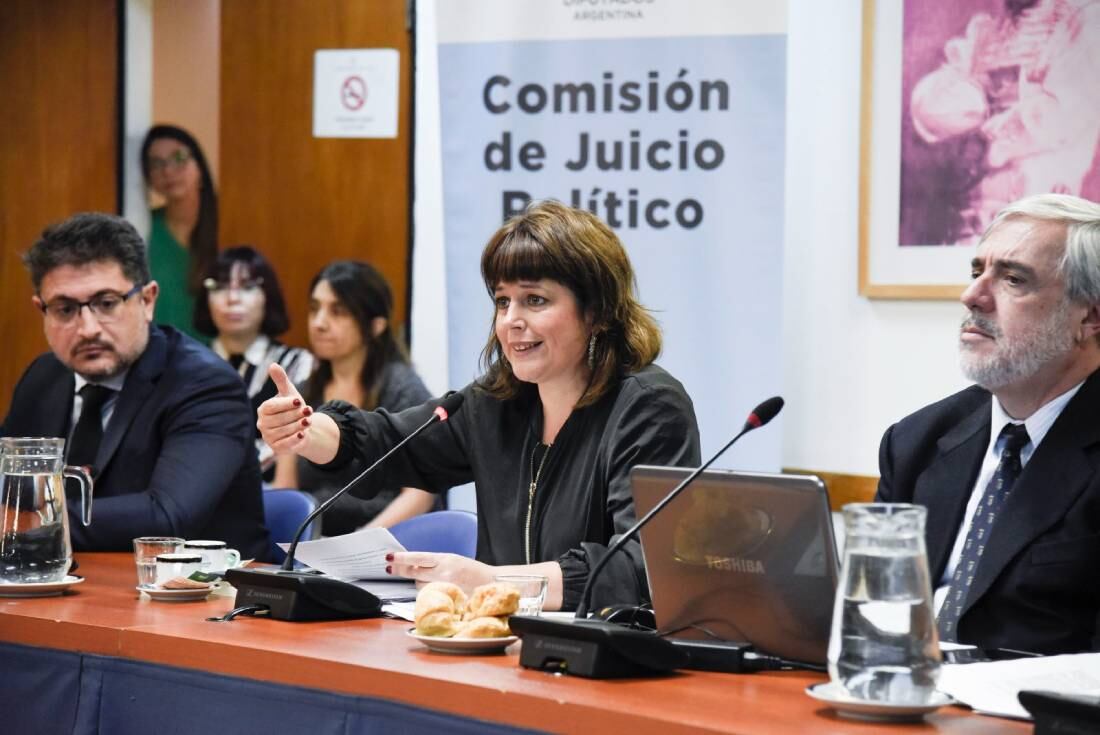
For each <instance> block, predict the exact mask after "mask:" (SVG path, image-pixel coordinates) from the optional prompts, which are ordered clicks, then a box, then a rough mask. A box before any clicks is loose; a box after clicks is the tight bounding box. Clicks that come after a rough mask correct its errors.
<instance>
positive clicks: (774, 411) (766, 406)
mask: <svg viewBox="0 0 1100 735" xmlns="http://www.w3.org/2000/svg"><path fill="white" fill-rule="evenodd" d="M781 410H783V399H782V398H780V397H779V396H773V397H771V398H769V399H768V400H766V401H764V402H763V403H761V404H760V405H759V406H757V407H756V408H754V409H753V411H752V413H751V414H749V420H748V421H746V422H745V423H746V424H749V425H751V426H752V427H753V428H754V429H757V428H760V427H761V426H763V425H764V424H766V423H768V422H769V421H771V420H772V419H774V418H775V417H776V416H777V415H778V414H779V412H780V411H781Z"/></svg>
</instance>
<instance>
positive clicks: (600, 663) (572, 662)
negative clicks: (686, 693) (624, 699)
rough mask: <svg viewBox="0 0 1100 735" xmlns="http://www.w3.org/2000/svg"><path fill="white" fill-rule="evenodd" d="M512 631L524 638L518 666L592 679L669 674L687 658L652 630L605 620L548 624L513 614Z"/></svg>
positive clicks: (683, 663) (549, 621)
mask: <svg viewBox="0 0 1100 735" xmlns="http://www.w3.org/2000/svg"><path fill="white" fill-rule="evenodd" d="M508 625H509V627H510V628H511V629H512V631H513V632H514V633H515V634H516V635H518V636H519V637H520V638H522V639H523V646H522V648H521V649H520V656H519V663H520V666H523V667H526V668H529V669H538V670H540V671H547V672H551V673H555V674H569V675H570V676H582V677H585V678H588V679H619V678H627V677H643V676H660V675H663V674H670V673H672V672H673V671H675V670H676V669H678V668H682V667H683V666H684V665H685V664H686V663H687V656H686V655H685V654H684V653H683V652H682V651H680V650H679V649H677V648H676V647H675V646H673V645H672V643H670V642H669V641H667V640H665V639H664V638H659V637H658V636H657V634H656V633H654V632H652V631H642V630H635V629H632V628H624V627H622V626H621V625H616V624H614V623H608V622H605V621H602V620H576V619H574V620H550V619H548V618H541V617H528V616H525V615H513V616H512V617H511V618H509V620H508Z"/></svg>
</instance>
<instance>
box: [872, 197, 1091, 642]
mask: <svg viewBox="0 0 1100 735" xmlns="http://www.w3.org/2000/svg"><path fill="white" fill-rule="evenodd" d="M971 279H972V280H971V283H970V285H969V287H967V289H966V291H965V292H964V293H963V295H962V302H963V304H964V305H965V306H966V308H967V310H968V312H969V313H968V314H967V315H966V318H965V319H964V321H963V323H962V327H961V330H960V335H959V357H960V364H961V366H962V369H963V372H964V374H965V375H966V376H967V378H969V379H970V380H973V381H974V382H975V383H976V384H977V385H974V386H972V387H970V388H967V389H966V390H964V391H961V392H959V393H956V394H955V395H953V396H950V397H948V398H945V399H943V400H942V401H939V402H937V403H934V404H932V405H930V406H927V407H925V408H923V409H921V410H920V411H917V412H916V413H914V414H912V415H910V416H908V417H906V418H904V419H902V420H901V421H899V422H898V423H897V424H895V425H893V426H891V427H890V428H889V429H888V430H887V431H886V434H885V436H884V437H883V439H882V446H881V448H880V450H879V468H880V472H881V476H882V479H881V480H880V482H879V487H878V494H877V496H876V500H878V501H880V502H908V503H917V504H919V505H924V506H926V507H927V508H928V521H927V529H926V540H927V545H928V560H929V570H930V572H931V578H932V586H933V588H934V590H935V592H934V596H933V598H934V603H935V606H936V612H937V626H938V628H939V633H940V639H941V640H949V641H958V642H960V643H969V644H974V645H978V646H983V647H1003V648H1016V649H1023V650H1029V651H1035V652H1039V653H1048V654H1051V653H1066V652H1073V651H1085V650H1097V648H1098V645H1097V644H1098V642H1100V629H1098V625H1097V619H1098V614H1100V584H1097V583H1096V575H1097V566H1098V562H1100V205H1097V204H1095V203H1093V202H1090V201H1087V200H1084V199H1080V198H1078V197H1073V196H1068V195H1061V194H1042V195H1038V196H1033V197H1028V198H1026V199H1022V200H1020V201H1017V202H1015V203H1013V204H1011V205H1009V206H1008V207H1006V208H1005V209H1004V210H1002V211H1001V212H1000V213H999V214H998V215H997V217H996V218H995V219H994V220H993V222H992V223H991V224H990V226H989V228H988V229H987V230H986V232H985V233H984V235H983V236H982V239H981V241H980V243H979V245H978V250H977V255H976V257H975V258H974V259H973V261H972V263H971Z"/></svg>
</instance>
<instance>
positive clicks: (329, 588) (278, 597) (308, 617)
mask: <svg viewBox="0 0 1100 735" xmlns="http://www.w3.org/2000/svg"><path fill="white" fill-rule="evenodd" d="M225 579H226V581H227V582H229V583H230V584H231V585H233V586H234V587H236V588H237V598H236V603H235V605H236V607H240V606H242V605H262V606H264V607H266V608H267V610H268V615H267V616H268V617H270V618H274V619H276V620H289V621H292V622H307V621H318V620H349V619H354V618H376V617H379V616H381V615H382V602H381V600H379V599H378V598H377V597H375V596H374V595H373V594H371V593H370V592H367V591H366V590H364V589H362V588H360V587H357V586H355V585H354V584H351V583H349V582H343V581H341V580H339V579H334V578H332V577H327V576H325V575H323V574H317V573H315V572H303V571H297V570H291V571H285V570H282V569H278V568H271V569H264V568H259V569H230V570H229V571H228V572H226V574H225Z"/></svg>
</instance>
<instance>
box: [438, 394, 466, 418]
mask: <svg viewBox="0 0 1100 735" xmlns="http://www.w3.org/2000/svg"><path fill="white" fill-rule="evenodd" d="M464 400H466V396H464V395H463V394H461V393H451V394H450V395H449V396H446V397H445V398H444V399H443V402H442V403H440V404H439V407H440V408H442V409H443V410H444V411H446V412H447V416H448V417H450V416H454V415H455V413H456V412H457V411H458V409H460V408H462V402H463V401H464Z"/></svg>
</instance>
